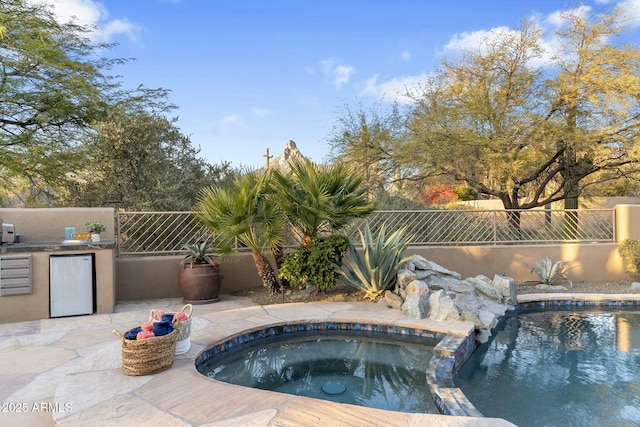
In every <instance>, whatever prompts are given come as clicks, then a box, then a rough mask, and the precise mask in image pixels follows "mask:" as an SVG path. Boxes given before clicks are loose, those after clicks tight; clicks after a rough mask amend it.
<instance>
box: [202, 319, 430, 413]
mask: <svg viewBox="0 0 640 427" xmlns="http://www.w3.org/2000/svg"><path fill="white" fill-rule="evenodd" d="M432 356H433V347H432V346H430V345H426V344H424V340H423V339H420V338H417V337H405V336H400V335H398V336H393V337H392V336H391V334H372V333H357V332H348V333H345V332H342V331H340V332H338V331H331V332H323V331H315V332H299V333H290V334H286V335H279V336H276V337H270V338H265V339H260V340H257V341H254V342H251V343H248V344H245V345H242V346H240V347H238V348H236V349H233V350H229V351H225V352H223V353H221V354H219V355H216V356H214V357H211V358H210V359H208V360H206V361H204V362H203V363H202V364H200V365H199V366H197V369H198V371H199V372H201V373H203V374H205V375H207V376H209V377H210V378H214V379H216V380H220V381H224V382H228V383H232V384H237V385H243V386H247V387H254V388H259V389H263V390H272V391H277V392H281V393H288V394H294V395H301V396H307V397H313V398H317V399H324V400H331V401H334V402H339V403H350V404H354V405H360V406H366V407H371V408H379V409H388V410H393V411H403V412H421V413H437V409H436V408H435V405H434V403H433V399H432V397H431V395H430V393H429V391H428V387H427V382H426V369H427V365H428V364H429V361H430V360H431V357H432Z"/></svg>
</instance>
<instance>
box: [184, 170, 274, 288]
mask: <svg viewBox="0 0 640 427" xmlns="http://www.w3.org/2000/svg"><path fill="white" fill-rule="evenodd" d="M269 178H270V174H269V173H266V174H265V173H261V172H259V171H249V172H247V173H245V174H242V175H239V176H237V177H236V178H235V179H234V181H233V183H232V184H231V185H229V186H227V187H215V186H214V187H208V188H205V189H203V190H202V191H201V192H200V194H199V195H198V199H197V202H196V205H195V206H194V209H193V213H194V216H195V218H196V220H197V221H198V222H200V223H201V224H202V225H203V226H205V227H207V228H208V229H210V230H212V231H214V232H215V233H218V234H219V235H220V236H221V237H222V238H223V239H224V240H229V241H231V240H233V239H235V238H237V239H238V240H239V241H240V242H241V243H242V244H244V245H245V246H246V247H247V248H249V250H251V254H252V255H253V260H254V262H255V264H256V268H257V269H258V275H259V276H260V278H261V279H262V284H263V285H264V286H265V287H267V288H269V290H270V291H271V292H272V293H277V292H278V291H279V289H280V286H279V284H278V279H277V277H276V274H275V270H274V269H273V266H272V265H271V263H270V262H269V259H268V258H267V257H266V255H265V253H268V252H270V251H271V250H272V249H273V248H276V247H279V246H280V244H281V242H282V237H283V233H284V226H285V221H286V218H285V216H284V214H283V212H282V211H281V209H280V207H279V206H278V204H277V203H274V201H273V198H272V197H270V196H269V194H267V190H268V185H267V184H268V181H269Z"/></svg>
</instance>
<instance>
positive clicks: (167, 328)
mask: <svg viewBox="0 0 640 427" xmlns="http://www.w3.org/2000/svg"><path fill="white" fill-rule="evenodd" d="M171 332H173V323H171V322H153V333H154V334H155V335H156V336H158V337H160V336H162V335H168V334H170V333H171Z"/></svg>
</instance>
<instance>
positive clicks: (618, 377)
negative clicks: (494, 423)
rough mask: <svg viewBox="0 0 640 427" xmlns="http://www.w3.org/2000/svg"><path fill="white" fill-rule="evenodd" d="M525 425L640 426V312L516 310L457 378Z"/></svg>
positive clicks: (487, 407) (488, 405)
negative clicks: (515, 313) (517, 312)
mask: <svg viewBox="0 0 640 427" xmlns="http://www.w3.org/2000/svg"><path fill="white" fill-rule="evenodd" d="M454 382H455V385H456V386H457V387H460V388H461V389H462V391H463V392H464V394H465V395H466V396H467V398H468V399H469V400H470V401H471V403H473V404H474V405H475V406H476V408H477V409H478V410H480V412H482V413H483V415H485V416H487V417H500V418H504V419H507V420H509V421H511V422H513V423H515V424H517V425H518V426H521V427H526V426H563V427H567V426H603V425H607V426H639V425H640V312H637V311H615V312H614V311H611V312H602V311H599V312H597V311H544V312H528V313H519V314H518V315H517V316H509V317H507V318H505V319H504V321H503V323H502V324H501V325H500V326H499V327H498V329H497V330H496V331H494V335H493V337H492V339H491V340H490V341H489V342H488V343H486V344H483V345H482V346H480V347H479V348H478V349H477V350H476V351H475V352H474V354H473V355H472V356H471V358H470V359H469V360H468V361H467V362H466V364H465V365H464V366H463V367H462V369H461V370H460V371H459V372H458V374H457V376H456V378H455V379H454Z"/></svg>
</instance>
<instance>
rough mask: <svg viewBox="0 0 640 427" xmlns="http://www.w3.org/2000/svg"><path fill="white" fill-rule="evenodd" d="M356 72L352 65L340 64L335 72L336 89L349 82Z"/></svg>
mask: <svg viewBox="0 0 640 427" xmlns="http://www.w3.org/2000/svg"><path fill="white" fill-rule="evenodd" d="M355 73H356V69H355V68H354V67H352V66H351V65H338V66H337V67H336V68H335V70H333V74H334V75H335V85H336V89H340V86H342V85H343V84H345V83H349V79H350V78H351V76H352V75H354V74H355Z"/></svg>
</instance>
